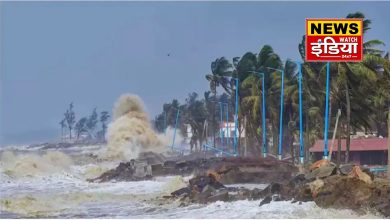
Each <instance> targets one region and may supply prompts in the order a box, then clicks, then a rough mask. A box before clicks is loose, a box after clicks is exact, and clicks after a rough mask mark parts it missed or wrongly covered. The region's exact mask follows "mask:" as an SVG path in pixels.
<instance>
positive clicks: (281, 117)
mask: <svg viewBox="0 0 390 220" xmlns="http://www.w3.org/2000/svg"><path fill="white" fill-rule="evenodd" d="M267 68H268V69H271V70H276V71H279V72H280V73H281V74H282V82H281V83H282V88H281V90H280V115H279V145H278V159H279V160H281V159H282V143H283V106H284V70H281V69H275V68H271V67H267Z"/></svg>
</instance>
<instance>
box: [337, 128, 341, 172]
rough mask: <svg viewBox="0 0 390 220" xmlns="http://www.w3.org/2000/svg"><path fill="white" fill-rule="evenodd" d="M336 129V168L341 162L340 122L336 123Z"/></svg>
mask: <svg viewBox="0 0 390 220" xmlns="http://www.w3.org/2000/svg"><path fill="white" fill-rule="evenodd" d="M337 130H338V134H337V168H339V167H340V162H341V123H340V124H339V125H338V128H337Z"/></svg>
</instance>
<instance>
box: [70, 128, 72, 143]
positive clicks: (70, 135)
mask: <svg viewBox="0 0 390 220" xmlns="http://www.w3.org/2000/svg"><path fill="white" fill-rule="evenodd" d="M69 140H72V128H71V127H69Z"/></svg>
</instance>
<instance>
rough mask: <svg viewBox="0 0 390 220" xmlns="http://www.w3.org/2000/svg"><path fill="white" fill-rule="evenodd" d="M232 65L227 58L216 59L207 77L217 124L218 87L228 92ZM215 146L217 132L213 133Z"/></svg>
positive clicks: (213, 113)
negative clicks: (212, 96)
mask: <svg viewBox="0 0 390 220" xmlns="http://www.w3.org/2000/svg"><path fill="white" fill-rule="evenodd" d="M231 68H232V64H230V62H229V60H227V59H226V58H225V57H221V58H218V59H216V60H215V61H214V62H212V63H211V74H207V75H206V79H207V80H208V81H209V82H210V91H211V92H212V93H213V94H214V100H213V102H214V104H213V109H212V110H211V111H212V116H213V122H215V106H216V104H217V103H216V100H217V87H218V86H219V85H221V86H222V87H223V88H224V89H225V90H228V87H227V86H228V85H229V83H228V82H230V81H229V77H230V76H231V74H232V70H231ZM211 125H212V128H211V130H212V131H215V128H216V127H215V123H211ZM213 146H215V132H213Z"/></svg>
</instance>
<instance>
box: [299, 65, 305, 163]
mask: <svg viewBox="0 0 390 220" xmlns="http://www.w3.org/2000/svg"><path fill="white" fill-rule="evenodd" d="M297 65H298V90H299V160H300V162H301V164H303V163H304V158H305V151H304V143H303V123H302V64H301V63H299V62H297Z"/></svg>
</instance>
